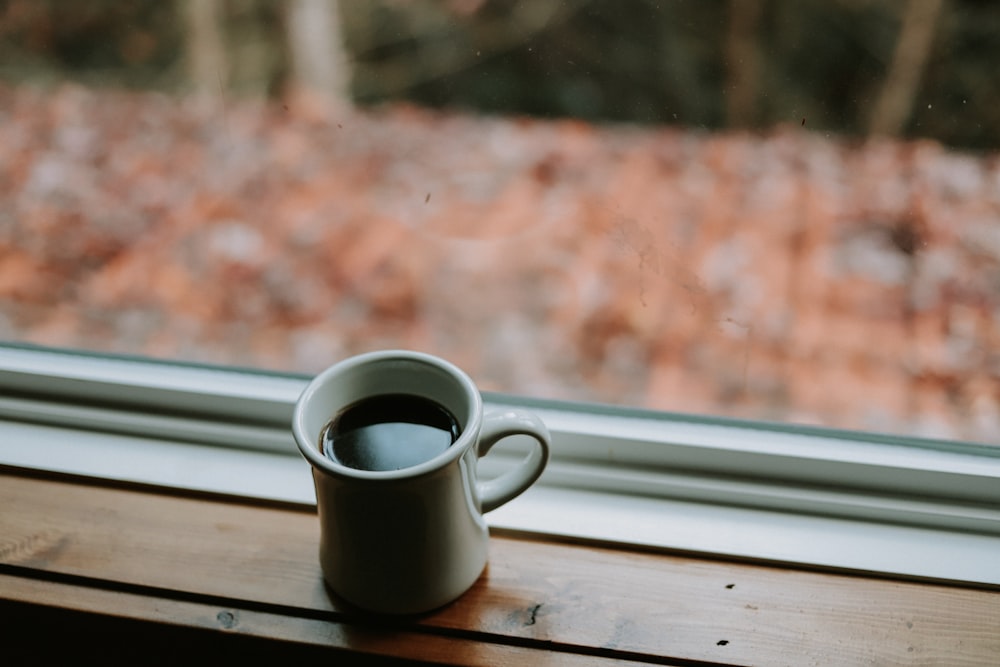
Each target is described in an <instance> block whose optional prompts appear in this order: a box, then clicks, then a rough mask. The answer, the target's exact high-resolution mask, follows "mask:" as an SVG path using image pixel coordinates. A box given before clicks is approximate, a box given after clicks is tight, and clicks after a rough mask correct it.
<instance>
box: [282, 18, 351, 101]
mask: <svg viewBox="0 0 1000 667" xmlns="http://www.w3.org/2000/svg"><path fill="white" fill-rule="evenodd" d="M339 4H340V3H339V2H338V1H337V0H291V1H290V2H289V3H288V5H287V7H288V14H287V28H288V44H289V50H290V55H291V62H292V74H291V85H292V87H293V88H294V89H297V90H298V91H307V92H309V93H312V94H316V95H319V96H322V97H325V98H328V99H330V100H332V101H337V102H342V103H346V102H348V101H349V99H350V72H349V70H348V67H349V66H348V63H347V57H346V53H345V48H344V43H343V36H342V33H341V26H340V13H339Z"/></svg>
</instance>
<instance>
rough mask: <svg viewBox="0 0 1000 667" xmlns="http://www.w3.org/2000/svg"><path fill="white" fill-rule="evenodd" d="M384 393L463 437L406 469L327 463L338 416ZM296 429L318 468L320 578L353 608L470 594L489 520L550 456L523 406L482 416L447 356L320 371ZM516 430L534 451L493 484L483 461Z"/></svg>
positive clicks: (357, 362)
mask: <svg viewBox="0 0 1000 667" xmlns="http://www.w3.org/2000/svg"><path fill="white" fill-rule="evenodd" d="M384 394H413V395H417V396H421V397H424V398H428V399H431V400H432V401H435V402H437V403H438V404H440V405H442V406H444V407H445V408H447V409H448V411H449V412H451V413H452V415H454V416H455V418H456V420H457V421H458V424H459V428H460V434H459V436H458V438H457V440H456V441H455V442H454V443H453V444H452V445H451V446H450V447H448V448H447V449H446V450H444V451H443V452H442V453H440V454H439V455H437V456H435V457H434V458H432V459H430V460H427V461H424V462H422V463H420V464H418V465H414V466H410V467H407V468H402V469H399V470H387V471H370V470H358V469H355V468H351V467H348V466H345V465H343V464H341V463H339V462H336V461H334V460H331V459H330V458H328V457H327V456H325V455H324V454H323V452H322V450H321V447H322V443H321V438H322V434H323V430H324V428H325V427H326V425H327V424H329V423H330V421H331V419H332V418H333V417H334V416H335V415H336V414H337V413H338V412H339V411H340V410H342V409H344V408H346V407H347V406H350V405H352V404H354V403H356V402H358V401H360V400H362V399H365V398H369V397H372V396H378V395H384ZM292 431H293V433H294V435H295V441H296V444H297V445H298V447H299V450H300V451H301V452H302V455H303V456H304V457H305V458H306V460H307V461H308V462H309V464H310V465H311V467H312V473H313V482H314V484H315V487H316V503H317V509H318V513H319V521H320V553H319V559H320V565H321V568H322V570H323V577H324V579H325V580H326V583H327V585H328V586H329V587H330V588H331V589H332V590H333V592H334V593H336V594H337V595H338V596H340V597H341V598H343V599H344V600H345V601H346V602H348V603H350V604H352V605H355V606H357V607H359V608H361V609H365V610H367V611H373V612H378V613H393V614H412V613H419V612H424V611H429V610H431V609H434V608H437V607H440V606H442V605H444V604H446V603H448V602H451V601H452V600H454V599H455V598H457V597H459V596H460V595H462V593H464V592H465V591H466V590H468V589H469V588H470V587H471V586H472V584H473V583H475V581H476V579H478V578H479V576H480V574H482V572H483V569H484V568H485V567H486V560H487V546H488V542H489V530H488V528H487V525H486V522H485V520H484V519H483V513H484V512H489V511H490V510H492V509H495V508H497V507H499V506H501V505H503V504H504V503H506V502H507V501H509V500H511V499H513V498H515V497H517V496H518V495H520V494H521V493H522V492H523V491H524V490H525V489H527V488H528V487H529V486H531V485H532V484H533V483H534V482H535V481H536V480H537V479H538V477H539V476H540V475H541V474H542V471H543V470H544V468H545V464H546V462H547V461H548V457H549V433H548V430H547V429H546V427H545V425H544V424H543V423H542V422H541V420H540V419H539V418H538V417H537V416H535V415H534V414H532V413H530V412H527V411H525V410H518V409H507V410H503V411H499V412H491V413H487V414H484V412H483V402H482V398H481V396H480V394H479V390H478V389H477V388H476V385H475V384H474V383H473V382H472V380H471V379H470V378H469V376H468V375H466V374H465V373H464V372H462V371H461V370H460V369H458V368H457V367H456V366H454V365H453V364H451V363H449V362H447V361H445V360H443V359H439V358H437V357H434V356H431V355H428V354H423V353H419V352H410V351H404V350H388V351H382V352H371V353H367V354H361V355H358V356H356V357H351V358H349V359H345V360H344V361H341V362H339V363H337V364H335V365H334V366H331V367H330V368H328V369H327V370H325V371H323V372H322V373H320V374H319V375H317V376H316V377H315V378H314V379H313V380H312V381H311V382H310V383H309V384H308V386H306V388H305V390H303V392H302V394H301V395H300V397H299V399H298V401H297V403H296V405H295V413H294V417H293V421H292ZM512 435H527V436H530V437H531V438H533V439H534V441H535V446H533V447H532V448H531V450H530V452H529V454H528V456H527V457H526V458H525V459H524V460H523V461H521V462H520V463H519V464H517V465H515V466H514V467H512V468H511V469H509V470H507V471H506V472H505V473H503V474H502V475H500V476H499V477H498V478H496V479H493V480H489V481H481V480H479V479H478V478H477V472H476V462H477V460H478V458H479V457H481V456H484V455H485V454H486V453H487V452H489V450H490V448H491V447H493V445H494V444H496V443H497V442H498V441H499V440H501V439H503V438H506V437H508V436H512ZM399 446H400V447H405V446H406V443H405V442H400V443H399Z"/></svg>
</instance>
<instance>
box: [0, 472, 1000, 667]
mask: <svg viewBox="0 0 1000 667" xmlns="http://www.w3.org/2000/svg"><path fill="white" fill-rule="evenodd" d="M317 539H318V525H317V520H316V517H315V515H314V514H312V513H309V512H304V511H294V510H290V509H279V508H268V507H259V506H253V505H244V504H239V503H227V502H220V501H213V500H205V499H200V498H189V497H178V496H172V495H160V494H156V493H151V492H148V491H134V490H129V489H123V488H104V487H101V486H88V485H83V484H78V483H69V482H65V481H57V480H46V479H31V478H27V477H21V476H18V475H15V474H5V475H0V563H5V564H7V565H8V566H13V567H14V570H16V571H17V572H21V573H24V574H27V575H32V573H34V575H32V576H35V575H37V576H42V575H45V576H49V577H51V576H63V575H69V576H75V577H89V578H93V579H95V580H99V581H105V582H114V583H115V584H116V585H123V586H135V587H143V589H144V590H145V589H148V590H150V591H162V595H164V596H166V597H170V596H174V597H176V596H177V594H186V595H197V596H200V598H199V599H202V600H204V599H206V598H209V597H213V598H217V599H218V601H220V602H223V603H227V604H236V605H243V606H246V607H249V608H255V607H257V606H259V605H266V606H269V608H273V609H276V610H280V609H286V610H287V611H286V612H283V613H285V615H291V616H302V617H309V616H310V615H315V614H317V613H325V614H330V616H329V618H330V620H332V621H336V622H346V623H363V622H364V617H363V616H360V615H358V614H357V613H355V612H353V611H352V610H350V609H348V608H347V607H345V606H343V605H341V604H339V603H338V602H336V601H335V600H332V599H331V598H330V596H329V594H328V593H327V592H326V590H325V588H324V587H323V585H322V583H321V579H320V574H319V565H318V562H317V555H316V552H317ZM7 570H8V572H11V571H14V570H11V568H10V567H8V568H7ZM399 627H400V628H402V629H405V630H410V631H415V632H431V633H447V632H453V633H470V634H469V635H468V636H470V637H473V638H475V639H478V640H481V641H486V642H493V643H500V644H503V643H519V642H520V643H527V642H532V641H537V642H555V643H558V644H559V645H560V646H562V647H566V648H567V650H568V649H573V650H579V651H580V652H582V653H587V652H601V655H604V656H607V657H609V658H621V659H637V658H642V657H645V658H646V659H653V658H654V657H667V658H669V659H671V660H686V661H702V662H707V663H735V664H768V665H801V664H809V663H813V662H817V663H819V664H830V663H831V662H834V663H837V664H903V663H912V662H918V663H926V664H949V665H976V664H993V663H998V662H1000V593H998V592H995V591H982V590H973V589H963V588H955V587H948V586H942V585H928V584H920V583H913V582H902V581H887V580H878V579H870V578H860V577H850V576H845V575H836V574H826V573H817V572H804V571H793V570H783V569H778V568H773V567H764V566H754V565H744V564H734V563H725V562H718V561H710V560H701V559H695V558H687V557H679V556H670V555H662V554H649V553H634V552H628V551H624V550H616V549H609V548H595V547H589V546H581V545H570V544H559V543H550V542H544V541H534V540H523V539H514V538H510V537H494V538H493V539H492V541H491V555H490V564H489V566H488V570H487V572H486V574H484V576H483V577H482V578H481V579H480V581H479V582H477V583H476V585H475V586H474V587H473V589H472V590H471V591H469V593H467V594H466V595H465V596H463V597H462V598H461V599H459V600H458V601H456V602H455V603H453V604H452V605H450V606H448V607H445V608H443V609H441V610H439V611H437V612H434V613H431V614H427V615H424V616H421V617H417V618H411V619H405V620H402V621H400V626H399Z"/></svg>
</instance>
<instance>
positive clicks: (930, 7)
mask: <svg viewBox="0 0 1000 667" xmlns="http://www.w3.org/2000/svg"><path fill="white" fill-rule="evenodd" d="M943 5H944V0H910V2H909V5H907V8H906V14H905V16H904V17H903V25H902V28H900V31H899V39H898V40H897V41H896V50H895V52H894V53H893V55H892V64H891V65H890V66H889V73H888V74H887V75H886V79H885V84H884V85H883V86H882V92H881V93H880V94H879V97H878V100H877V101H876V103H875V108H874V110H873V111H872V115H871V122H870V123H869V126H868V132H869V134H885V135H890V136H896V135H899V134H901V133H902V132H903V129H904V128H905V127H906V123H907V121H908V120H909V119H910V114H911V113H912V111H913V101H914V98H915V97H916V94H917V89H918V87H919V86H920V79H921V77H922V76H923V73H924V67H925V66H926V65H927V58H928V56H929V55H930V51H931V44H932V43H933V41H934V30H935V28H937V23H938V19H939V18H940V16H941V9H942V6H943Z"/></svg>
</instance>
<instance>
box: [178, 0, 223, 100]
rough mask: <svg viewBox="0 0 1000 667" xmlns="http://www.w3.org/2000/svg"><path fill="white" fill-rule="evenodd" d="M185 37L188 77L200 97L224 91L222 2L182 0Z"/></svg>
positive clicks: (218, 0)
mask: <svg viewBox="0 0 1000 667" xmlns="http://www.w3.org/2000/svg"><path fill="white" fill-rule="evenodd" d="M181 7H182V13H183V20H184V25H185V27H186V31H185V32H186V36H187V61H188V77H189V79H190V82H191V84H192V86H193V87H194V89H195V90H196V91H197V92H199V93H202V94H209V93H213V92H219V91H221V90H223V89H225V86H226V83H227V80H228V75H229V72H228V63H227V59H226V48H225V45H224V40H223V36H222V29H221V27H220V26H221V17H222V1H221V0H183V2H182V5H181Z"/></svg>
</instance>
